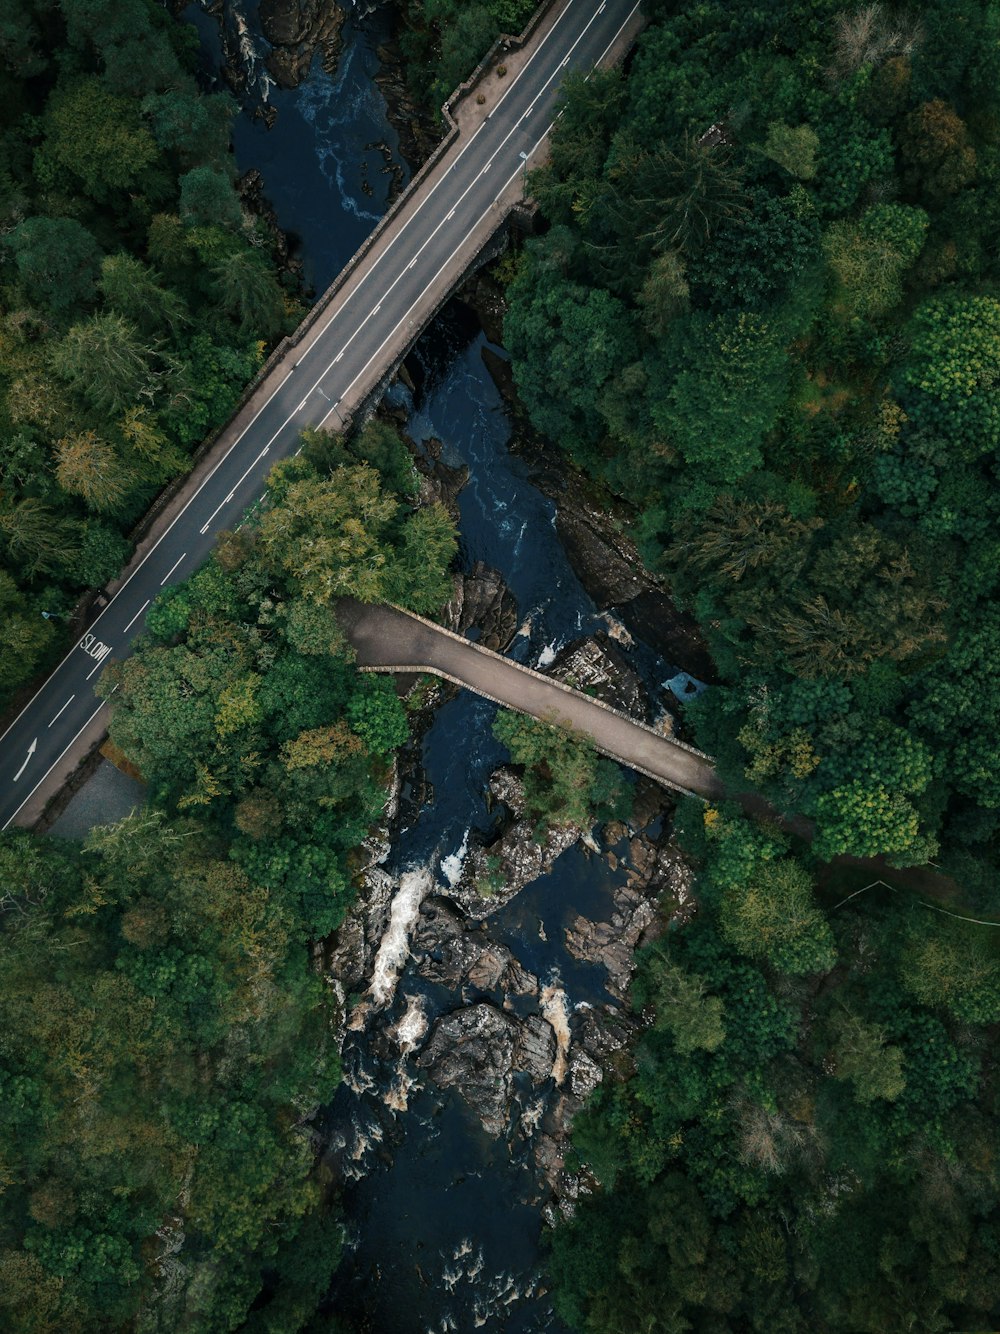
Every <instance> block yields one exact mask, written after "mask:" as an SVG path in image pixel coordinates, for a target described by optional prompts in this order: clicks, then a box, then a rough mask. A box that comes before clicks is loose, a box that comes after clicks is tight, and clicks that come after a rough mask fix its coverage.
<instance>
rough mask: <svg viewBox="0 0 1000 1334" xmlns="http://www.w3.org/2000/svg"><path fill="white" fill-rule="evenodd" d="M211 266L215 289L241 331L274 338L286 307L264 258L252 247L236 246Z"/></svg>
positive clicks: (224, 307) (220, 301)
mask: <svg viewBox="0 0 1000 1334" xmlns="http://www.w3.org/2000/svg"><path fill="white" fill-rule="evenodd" d="M210 267H211V273H212V290H213V292H215V294H216V295H217V296H218V298H219V304H220V306H221V307H222V309H223V310H224V311H225V312H226V314H227V315H230V316H231V317H232V318H233V319H234V320H235V321H236V322H237V323H238V324H239V327H240V331H241V332H243V333H249V332H253V333H256V334H257V335H258V336H262V337H264V338H273V337H274V335H275V334H276V333H278V332H279V330H280V329H281V325H282V321H283V319H284V314H285V306H284V300H283V298H282V295H281V288H280V287H279V286H278V283H277V280H276V279H275V277H274V274H273V273H272V272H271V270H270V269H269V268H268V266H267V264H266V263H265V262H264V261H263V259H262V258H261V257H260V256H259V255H258V254H256V253H255V252H254V251H252V250H249V249H246V248H241V249H234V250H231V251H229V252H227V253H225V254H222V255H220V256H219V258H218V259H216V260H215V261H214V262H213V263H212V265H211V266H210Z"/></svg>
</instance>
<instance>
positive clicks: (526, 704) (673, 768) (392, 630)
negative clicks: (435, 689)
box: [338, 599, 723, 797]
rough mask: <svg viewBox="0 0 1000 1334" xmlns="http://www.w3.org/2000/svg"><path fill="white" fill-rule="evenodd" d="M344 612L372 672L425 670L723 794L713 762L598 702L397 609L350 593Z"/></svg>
mask: <svg viewBox="0 0 1000 1334" xmlns="http://www.w3.org/2000/svg"><path fill="white" fill-rule="evenodd" d="M338 616H339V618H340V621H341V624H342V625H343V627H344V630H345V633H346V634H347V637H348V639H349V640H350V642H351V644H352V645H353V647H354V650H355V652H356V653H357V655H358V663H359V665H360V666H362V667H367V668H369V669H370V670H372V671H386V672H389V671H394V672H401V671H426V672H432V673H434V674H435V675H437V676H443V677H445V678H446V679H447V680H449V681H454V682H455V683H456V684H457V685H461V686H465V687H467V688H468V689H469V690H472V691H475V693H476V694H477V695H483V696H485V697H486V698H487V699H491V700H494V701H495V702H496V703H498V704H503V705H504V706H505V707H507V708H511V709H517V710H518V711H519V712H521V713H528V714H531V715H532V716H533V717H535V718H543V719H545V720H547V721H553V722H558V723H560V724H562V725H563V726H567V727H572V728H574V729H576V730H577V731H579V732H584V733H585V734H586V735H587V736H589V737H590V739H591V740H592V741H593V743H594V745H595V746H596V747H597V749H598V750H599V751H601V752H602V753H603V754H605V755H609V756H611V757H612V758H613V759H616V760H619V761H621V763H622V764H625V765H627V766H628V767H629V768H631V769H636V770H638V771H639V772H640V773H644V774H647V775H648V776H649V777H650V778H653V779H655V780H656V781H657V782H659V783H663V784H664V785H665V786H667V787H670V788H673V789H674V790H675V791H680V792H689V793H693V794H695V795H697V796H701V797H720V796H721V795H722V792H723V789H722V784H721V783H720V781H719V779H718V777H717V776H716V773H715V769H714V768H713V766H712V761H711V760H710V759H709V758H708V756H707V755H703V754H701V752H700V751H696V750H694V749H692V748H691V747H690V746H685V745H684V744H683V743H681V742H677V741H673V740H671V738H669V737H665V736H661V735H660V734H659V733H658V732H656V731H654V730H653V729H652V728H651V727H648V726H646V725H645V724H643V723H639V722H636V721H635V720H634V719H631V718H627V717H626V716H625V715H624V714H621V713H619V712H618V711H617V710H615V709H612V708H609V707H608V706H607V705H605V704H602V703H601V702H600V701H599V700H595V699H592V698H591V697H590V696H589V695H583V694H581V693H580V692H579V691H576V690H572V689H570V688H569V687H567V686H564V685H563V684H562V682H560V681H556V680H553V679H552V678H551V677H546V676H543V675H541V673H539V672H536V671H533V670H532V669H531V668H529V667H523V666H522V665H521V664H520V663H517V662H514V661H512V660H511V659H510V658H504V657H502V656H501V655H500V654H498V653H493V652H491V651H490V650H489V649H485V648H482V647H480V645H478V644H473V643H471V642H470V641H469V640H466V639H462V638H461V637H460V636H458V635H454V634H452V633H451V632H450V631H448V630H445V629H442V627H440V626H435V625H432V624H431V623H430V622H429V621H424V620H422V619H421V618H420V617H417V616H412V615H410V614H409V613H408V612H404V611H400V610H398V609H397V608H395V607H385V606H367V605H363V604H362V603H360V602H354V601H352V600H349V599H345V601H344V602H342V603H341V604H340V606H339V608H338Z"/></svg>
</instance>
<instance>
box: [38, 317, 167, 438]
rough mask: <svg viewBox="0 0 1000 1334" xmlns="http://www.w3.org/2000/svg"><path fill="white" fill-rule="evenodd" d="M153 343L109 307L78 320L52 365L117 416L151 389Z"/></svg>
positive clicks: (96, 404) (56, 351) (55, 352)
mask: <svg viewBox="0 0 1000 1334" xmlns="http://www.w3.org/2000/svg"><path fill="white" fill-rule="evenodd" d="M155 351H156V349H155V347H154V346H153V345H152V344H150V343H144V342H143V341H142V339H141V338H140V336H139V333H138V330H137V329H136V328H135V326H134V325H132V324H129V322H128V321H127V320H125V319H123V318H122V317H121V315H116V314H114V313H112V312H111V311H104V312H102V313H100V314H98V315H92V316H91V317H90V319H88V320H86V321H85V322H84V323H82V324H75V325H74V326H73V327H72V328H71V329H70V331H69V332H68V333H67V334H66V336H65V337H64V338H63V339H62V340H61V341H60V342H59V343H57V344H56V346H55V347H54V348H53V349H52V366H53V369H54V370H55V371H56V373H57V374H58V375H59V376H61V378H62V379H64V380H65V381H66V382H67V384H69V385H70V387H71V388H73V389H74V390H76V391H77V392H79V393H80V394H81V395H83V397H84V398H86V399H87V400H88V401H89V402H90V403H92V404H93V405H94V407H95V408H98V409H99V410H100V411H102V412H105V413H107V414H108V415H109V416H117V415H118V414H120V413H122V412H124V411H125V409H126V408H129V407H132V406H134V404H135V403H136V401H137V400H138V399H140V398H148V397H149V396H150V394H151V393H152V392H153V390H154V387H155V385H156V380H157V374H158V373H157V372H156V371H155V370H154V369H153V364H152V359H153V356H154V354H155Z"/></svg>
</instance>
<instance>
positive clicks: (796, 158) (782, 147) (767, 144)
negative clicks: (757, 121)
mask: <svg viewBox="0 0 1000 1334" xmlns="http://www.w3.org/2000/svg"><path fill="white" fill-rule="evenodd" d="M818 149H819V136H818V135H817V133H816V131H815V130H814V129H813V128H812V126H811V125H796V126H791V125H786V124H785V123H784V122H783V121H772V122H771V124H770V125H769V126H768V127H767V138H766V139H765V140H764V145H763V149H762V151H763V153H764V155H765V157H769V158H770V159H771V161H772V162H777V164H778V166H779V167H783V168H784V169H785V171H787V172H788V174H789V175H790V176H794V177H795V178H796V179H797V180H800V181H811V180H812V178H813V177H814V176H815V175H816V153H817V150H818Z"/></svg>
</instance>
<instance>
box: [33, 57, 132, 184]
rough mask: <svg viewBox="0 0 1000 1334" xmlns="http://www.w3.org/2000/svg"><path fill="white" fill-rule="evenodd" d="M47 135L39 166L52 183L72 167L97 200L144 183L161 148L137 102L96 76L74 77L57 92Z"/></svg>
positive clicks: (44, 178) (41, 174) (71, 173)
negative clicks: (116, 93) (142, 119)
mask: <svg viewBox="0 0 1000 1334" xmlns="http://www.w3.org/2000/svg"><path fill="white" fill-rule="evenodd" d="M43 125H44V130H45V141H44V143H43V145H42V147H41V149H40V150H39V151H38V153H37V154H36V158H35V170H36V171H37V173H38V175H39V177H40V179H41V180H42V181H43V182H44V183H45V184H47V185H49V186H55V185H57V184H58V183H59V182H60V180H61V179H64V178H65V175H66V174H67V173H68V174H69V176H70V177H71V178H76V179H78V180H79V181H80V183H81V185H82V187H83V189H84V190H85V191H86V193H87V194H88V195H89V196H90V198H91V199H93V200H95V201H96V202H97V203H105V202H107V201H108V200H109V199H111V198H112V197H114V196H116V195H118V194H119V193H120V192H122V191H128V190H135V189H141V188H142V186H143V185H145V184H147V183H148V177H147V173H148V171H149V169H150V167H152V165H153V164H154V163H155V162H156V159H157V156H158V150H157V147H156V142H155V140H154V139H153V136H152V135H151V134H150V132H149V130H148V129H147V128H146V127H145V125H143V124H142V121H141V118H140V116H139V114H138V108H137V107H136V105H135V103H134V102H133V101H131V100H130V99H129V98H127V97H119V96H116V95H115V94H114V93H112V92H110V91H109V90H108V88H107V87H106V86H105V85H104V83H102V81H101V80H100V79H98V78H96V77H93V76H91V77H87V78H82V79H78V80H75V81H72V82H70V83H68V84H66V85H65V86H62V87H60V88H58V89H56V91H55V92H54V93H53V95H52V97H51V98H50V99H49V102H48V105H47V107H46V110H45V118H44V122H43Z"/></svg>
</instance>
